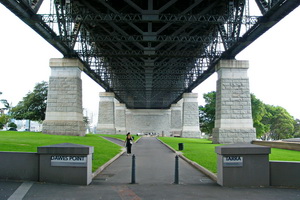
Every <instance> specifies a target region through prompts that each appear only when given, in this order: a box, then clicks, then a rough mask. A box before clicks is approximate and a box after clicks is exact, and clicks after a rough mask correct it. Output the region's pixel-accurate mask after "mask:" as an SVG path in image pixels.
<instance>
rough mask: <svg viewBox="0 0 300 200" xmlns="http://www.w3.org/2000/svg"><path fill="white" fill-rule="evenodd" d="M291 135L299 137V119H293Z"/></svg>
mask: <svg viewBox="0 0 300 200" xmlns="http://www.w3.org/2000/svg"><path fill="white" fill-rule="evenodd" d="M293 137H294V138H300V119H295V122H294V133H293Z"/></svg>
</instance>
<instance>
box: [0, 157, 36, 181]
mask: <svg viewBox="0 0 300 200" xmlns="http://www.w3.org/2000/svg"><path fill="white" fill-rule="evenodd" d="M0 160H1V164H0V179H8V180H26V181H38V178H39V169H38V166H39V165H38V162H39V158H38V155H37V154H36V153H25V152H0Z"/></svg>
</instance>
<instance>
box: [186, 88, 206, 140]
mask: <svg viewBox="0 0 300 200" xmlns="http://www.w3.org/2000/svg"><path fill="white" fill-rule="evenodd" d="M197 98H198V94H197V93H185V94H183V108H182V109H183V111H182V112H183V113H182V114H183V115H182V135H181V136H182V137H190V138H200V136H201V133H200V127H199V108H198V99H197Z"/></svg>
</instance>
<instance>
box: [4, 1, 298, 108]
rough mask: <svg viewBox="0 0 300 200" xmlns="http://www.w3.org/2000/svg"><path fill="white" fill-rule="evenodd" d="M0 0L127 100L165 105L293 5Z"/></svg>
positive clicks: (137, 104)
mask: <svg viewBox="0 0 300 200" xmlns="http://www.w3.org/2000/svg"><path fill="white" fill-rule="evenodd" d="M248 1H249V0H215V1H210V0H195V1H183V0H144V1H139V0H124V1H118V0H110V1H106V0H89V1H85V0H50V8H49V10H50V12H49V13H40V12H39V9H40V7H41V6H42V5H44V3H45V2H44V1H43V0H9V1H8V0H0V3H2V4H3V5H4V6H6V7H7V8H8V9H9V10H11V11H12V12H13V13H14V14H15V15H17V16H18V17H19V18H20V19H21V20H23V21H24V22H25V23H26V24H28V26H30V27H31V28H32V29H33V30H35V31H36V32H37V33H38V34H40V35H41V36H42V37H43V38H44V39H45V40H47V41H48V42H49V43H50V44H51V45H53V46H54V47H55V48H56V49H57V50H58V51H60V52H61V53H62V54H63V55H64V56H65V57H74V58H79V59H81V61H82V62H83V64H84V72H85V73H86V74H87V75H89V76H90V77H91V78H92V79H93V80H95V81H96V82H97V83H98V84H99V85H101V86H102V87H103V88H104V89H105V90H106V91H111V92H114V93H115V95H116V98H117V99H118V100H119V101H120V102H123V103H125V104H126V106H127V107H128V108H169V107H170V106H171V104H172V103H176V102H177V101H178V100H180V99H181V97H182V94H183V93H185V92H191V91H192V90H193V89H194V88H195V87H197V86H198V85H199V84H201V83H202V82H203V81H204V80H205V79H207V78H208V77H209V76H210V75H211V74H212V73H214V66H215V65H216V63H217V62H218V61H219V60H220V59H233V58H234V57H235V56H236V55H237V54H238V53H239V52H241V51H242V50H243V49H245V48H246V47H247V46H248V45H249V44H251V43H252V42H253V41H254V40H256V39H257V38H258V37H260V36H261V35H262V34H263V33H264V32H266V31H267V30H268V29H270V28H271V27H272V26H273V25H275V24H276V23H277V22H278V21H280V20H281V19H282V18H284V17H285V16H286V15H288V14H289V13H290V12H291V11H292V10H293V9H295V8H296V7H297V6H299V4H300V2H299V1H292V0H255V1H254V2H255V3H256V6H257V8H258V9H259V10H260V12H261V15H260V16H250V15H249V9H250V8H249V2H248Z"/></svg>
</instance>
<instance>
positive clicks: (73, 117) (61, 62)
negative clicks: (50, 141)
mask: <svg viewBox="0 0 300 200" xmlns="http://www.w3.org/2000/svg"><path fill="white" fill-rule="evenodd" d="M50 67H51V76H50V80H49V88H48V97H47V98H48V99H47V109H46V117H45V120H44V122H43V133H47V134H55V135H77V136H83V135H85V125H84V122H83V114H82V111H83V110H82V81H81V72H82V70H83V64H82V63H81V62H80V61H79V60H78V59H67V58H52V59H50Z"/></svg>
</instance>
